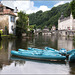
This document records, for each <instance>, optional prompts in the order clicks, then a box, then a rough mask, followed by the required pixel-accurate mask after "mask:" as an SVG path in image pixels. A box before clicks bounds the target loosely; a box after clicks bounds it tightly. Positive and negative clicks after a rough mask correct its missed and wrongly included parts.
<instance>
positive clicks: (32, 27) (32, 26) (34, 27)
mask: <svg viewBox="0 0 75 75" xmlns="http://www.w3.org/2000/svg"><path fill="white" fill-rule="evenodd" d="M28 28H29V29H30V31H32V30H33V29H36V25H30V26H29V27H28Z"/></svg>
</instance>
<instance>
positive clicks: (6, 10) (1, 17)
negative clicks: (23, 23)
mask: <svg viewBox="0 0 75 75" xmlns="http://www.w3.org/2000/svg"><path fill="white" fill-rule="evenodd" d="M15 23H16V12H15V13H14V9H12V8H10V7H8V6H4V5H3V4H2V3H0V30H3V32H4V31H5V28H7V30H8V34H14V31H15V28H16V24H15Z"/></svg>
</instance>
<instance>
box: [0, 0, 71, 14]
mask: <svg viewBox="0 0 75 75" xmlns="http://www.w3.org/2000/svg"><path fill="white" fill-rule="evenodd" d="M0 1H1V3H3V5H5V6H9V7H11V8H15V7H17V8H18V11H24V12H25V13H27V14H31V13H35V12H37V11H39V10H42V11H43V12H44V11H48V10H51V8H52V7H57V6H58V5H61V4H65V3H69V2H71V0H68V1H65V0H63V1H61V0H57V1H56V0H0Z"/></svg>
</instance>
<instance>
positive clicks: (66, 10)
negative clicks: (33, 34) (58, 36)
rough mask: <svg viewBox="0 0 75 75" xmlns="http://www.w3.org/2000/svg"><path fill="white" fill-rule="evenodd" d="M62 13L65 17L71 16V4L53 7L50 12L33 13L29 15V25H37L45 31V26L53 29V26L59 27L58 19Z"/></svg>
mask: <svg viewBox="0 0 75 75" xmlns="http://www.w3.org/2000/svg"><path fill="white" fill-rule="evenodd" d="M62 12H63V14H64V16H65V17H68V16H69V15H70V13H71V8H70V4H69V3H66V4H63V5H59V6H57V7H53V8H52V9H51V10H49V11H45V12H42V11H38V12H36V13H32V14H30V15H29V23H30V25H34V24H36V27H37V28H41V29H43V28H44V26H48V27H49V28H50V29H51V27H52V25H55V26H56V27H58V19H59V17H60V16H61V13H62Z"/></svg>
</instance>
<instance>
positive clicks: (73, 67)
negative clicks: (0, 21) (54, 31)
mask: <svg viewBox="0 0 75 75" xmlns="http://www.w3.org/2000/svg"><path fill="white" fill-rule="evenodd" d="M46 46H47V47H52V48H54V49H57V50H60V49H61V48H65V49H66V50H67V51H68V50H72V49H74V48H75V42H74V41H73V38H72V37H57V36H50V35H44V36H39V35H38V36H35V37H33V38H22V39H13V40H9V39H8V40H7V39H5V40H2V41H0V74H69V75H70V74H75V63H72V64H71V63H69V62H67V61H65V62H52V61H38V60H30V59H20V58H17V57H11V50H18V49H19V48H22V49H27V47H35V48H40V49H44V47H46Z"/></svg>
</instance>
